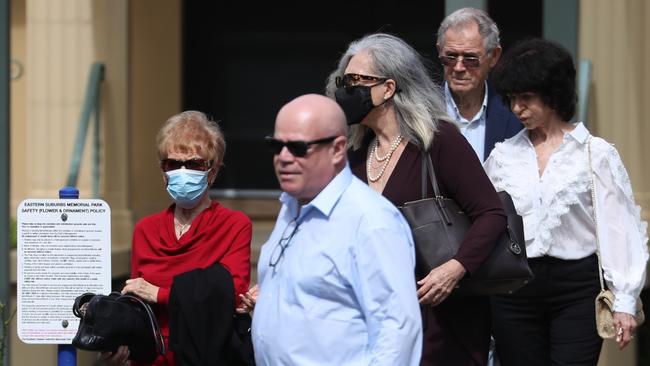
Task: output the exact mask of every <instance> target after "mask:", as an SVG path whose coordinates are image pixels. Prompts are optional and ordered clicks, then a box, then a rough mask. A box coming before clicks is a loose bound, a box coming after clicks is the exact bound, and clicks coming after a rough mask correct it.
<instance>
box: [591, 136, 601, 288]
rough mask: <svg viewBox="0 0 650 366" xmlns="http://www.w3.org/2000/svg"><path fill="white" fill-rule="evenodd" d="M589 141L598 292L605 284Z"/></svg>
mask: <svg viewBox="0 0 650 366" xmlns="http://www.w3.org/2000/svg"><path fill="white" fill-rule="evenodd" d="M591 139H592V136H589V140H588V141H587V156H588V158H589V175H590V177H591V184H590V188H591V208H592V209H593V216H594V226H595V227H596V257H597V258H598V279H599V280H600V290H601V291H602V290H604V289H605V283H604V281H603V263H602V262H601V260H600V240H599V239H598V219H597V217H596V186H595V184H594V169H593V166H592V165H591Z"/></svg>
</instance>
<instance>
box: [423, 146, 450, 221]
mask: <svg viewBox="0 0 650 366" xmlns="http://www.w3.org/2000/svg"><path fill="white" fill-rule="evenodd" d="M421 153H422V159H421V160H422V183H421V184H422V199H426V198H427V182H426V180H427V176H428V177H429V181H430V182H431V187H433V198H434V199H433V201H434V202H435V203H436V206H438V209H439V210H440V215H441V216H442V218H443V220H445V224H447V225H451V224H452V222H451V219H450V218H449V214H447V208H446V206H445V200H444V197H443V196H442V195H441V194H440V188H439V187H438V180H437V179H436V171H435V170H434V169H433V163H432V162H431V155H429V153H427V152H426V151H425V150H422V151H421Z"/></svg>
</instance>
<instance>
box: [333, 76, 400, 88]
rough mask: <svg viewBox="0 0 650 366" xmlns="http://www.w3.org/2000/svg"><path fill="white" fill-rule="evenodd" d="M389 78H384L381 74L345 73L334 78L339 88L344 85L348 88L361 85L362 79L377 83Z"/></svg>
mask: <svg viewBox="0 0 650 366" xmlns="http://www.w3.org/2000/svg"><path fill="white" fill-rule="evenodd" d="M386 80H388V78H384V77H381V76H370V75H361V74H345V75H343V77H341V76H337V77H336V78H335V79H334V83H335V84H336V87H337V88H340V87H342V86H344V87H346V88H351V87H353V86H356V85H359V83H361V82H362V81H374V82H375V85H377V84H379V83H383V82H384V81H386Z"/></svg>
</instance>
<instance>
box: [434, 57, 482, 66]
mask: <svg viewBox="0 0 650 366" xmlns="http://www.w3.org/2000/svg"><path fill="white" fill-rule="evenodd" d="M461 57H462V58H461ZM459 59H460V61H461V62H462V63H463V66H465V67H478V66H479V65H480V62H481V60H480V59H479V58H478V57H476V56H465V55H442V56H440V61H441V62H442V63H443V64H444V65H445V66H449V67H454V66H456V64H457V63H458V60H459Z"/></svg>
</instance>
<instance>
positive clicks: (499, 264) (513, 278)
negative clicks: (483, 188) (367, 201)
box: [399, 151, 533, 296]
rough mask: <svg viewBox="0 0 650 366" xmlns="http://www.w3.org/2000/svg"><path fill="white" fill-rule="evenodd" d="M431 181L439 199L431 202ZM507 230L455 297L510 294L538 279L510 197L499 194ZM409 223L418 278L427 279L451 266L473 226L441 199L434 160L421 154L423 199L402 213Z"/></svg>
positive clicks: (455, 207) (409, 204)
mask: <svg viewBox="0 0 650 366" xmlns="http://www.w3.org/2000/svg"><path fill="white" fill-rule="evenodd" d="M427 176H428V177H429V179H430V182H431V186H432V187H433V192H434V197H433V198H426V197H427V194H426V190H427ZM498 194H499V198H501V202H502V203H503V206H504V209H505V211H506V214H507V218H508V225H507V227H506V229H505V230H504V232H503V234H501V236H500V237H499V239H498V240H497V242H496V244H495V247H494V249H493V250H492V252H491V253H490V256H489V257H488V258H487V259H486V260H485V262H483V264H482V265H481V266H480V267H479V269H478V270H477V271H476V273H473V274H472V276H469V277H465V278H463V279H462V280H461V281H460V282H459V284H458V288H456V289H455V290H454V291H453V293H452V295H465V296H473V295H495V294H509V293H512V292H514V291H516V290H517V289H519V288H520V287H522V286H524V285H525V284H526V283H528V281H530V280H531V279H532V278H533V273H532V271H531V270H530V267H529V266H528V258H527V257H526V246H525V244H524V234H523V232H524V230H523V222H522V219H521V216H519V215H518V214H517V212H516V210H515V207H514V204H513V203H512V199H511V197H510V195H509V194H508V193H507V192H498ZM399 209H400V211H401V212H402V214H403V215H404V217H405V218H406V221H408V223H409V226H410V227H411V231H412V233H413V240H414V241H415V258H416V276H417V278H418V279H420V278H423V277H425V276H426V275H427V274H429V272H430V271H431V269H433V268H435V267H438V266H439V265H441V264H443V263H445V262H446V261H448V260H450V259H451V258H452V257H453V256H454V255H456V253H457V252H458V249H459V248H460V245H461V244H462V242H463V239H464V238H465V234H466V232H467V230H468V229H469V228H470V226H471V224H472V223H471V221H470V219H469V218H468V217H467V215H466V214H465V213H464V212H463V211H462V210H461V209H460V207H459V206H458V204H457V203H456V202H455V201H454V200H452V199H448V198H445V197H442V195H441V194H440V189H439V188H438V182H437V180H436V176H435V171H434V170H433V164H432V162H431V156H430V155H429V154H428V153H426V152H424V151H423V152H422V199H421V200H418V201H412V202H406V203H404V205H403V206H401V207H399Z"/></svg>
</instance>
